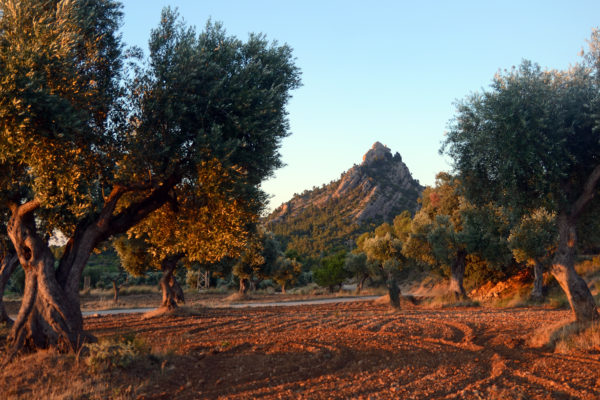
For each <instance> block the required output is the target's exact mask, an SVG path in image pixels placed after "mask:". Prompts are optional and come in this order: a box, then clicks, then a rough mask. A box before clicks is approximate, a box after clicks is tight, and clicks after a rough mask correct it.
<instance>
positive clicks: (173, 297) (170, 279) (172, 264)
mask: <svg viewBox="0 0 600 400" xmlns="http://www.w3.org/2000/svg"><path fill="white" fill-rule="evenodd" d="M181 257H183V255H181V254H176V255H172V256H167V257H165V258H163V260H162V262H161V269H162V272H163V276H162V278H160V288H161V289H162V303H161V308H166V309H167V310H173V309H175V308H177V302H178V301H179V302H184V297H183V290H182V289H181V286H179V283H177V279H176V278H175V275H174V272H175V268H176V267H177V263H178V262H179V260H180V259H181Z"/></svg>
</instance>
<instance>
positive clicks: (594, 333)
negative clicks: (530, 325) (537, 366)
mask: <svg viewBox="0 0 600 400" xmlns="http://www.w3.org/2000/svg"><path fill="white" fill-rule="evenodd" d="M530 344H531V345H532V346H533V347H548V348H551V349H554V351H556V352H557V353H570V352H572V351H582V352H600V322H594V323H591V324H590V323H580V322H572V321H561V322H557V323H555V324H552V325H548V326H545V327H542V328H540V329H538V330H536V331H535V332H534V334H533V336H532V337H531V340H530Z"/></svg>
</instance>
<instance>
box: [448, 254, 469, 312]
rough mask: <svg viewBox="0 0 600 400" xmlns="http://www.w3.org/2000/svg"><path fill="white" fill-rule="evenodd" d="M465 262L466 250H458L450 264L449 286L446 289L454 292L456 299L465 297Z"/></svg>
mask: <svg viewBox="0 0 600 400" xmlns="http://www.w3.org/2000/svg"><path fill="white" fill-rule="evenodd" d="M466 263H467V252H466V251H465V250H459V251H458V252H457V255H456V259H455V260H454V262H453V263H452V265H451V266H450V286H449V288H448V290H449V291H450V293H452V294H454V296H455V297H456V299H457V300H462V299H467V298H468V296H467V292H466V291H465V288H464V286H463V281H464V277H465V265H466Z"/></svg>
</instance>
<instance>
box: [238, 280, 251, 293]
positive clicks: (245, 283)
mask: <svg viewBox="0 0 600 400" xmlns="http://www.w3.org/2000/svg"><path fill="white" fill-rule="evenodd" d="M248 289H250V283H249V280H248V279H247V278H240V290H239V293H240V294H246V293H248Z"/></svg>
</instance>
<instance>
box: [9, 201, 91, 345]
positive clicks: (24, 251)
mask: <svg viewBox="0 0 600 400" xmlns="http://www.w3.org/2000/svg"><path fill="white" fill-rule="evenodd" d="M38 206H39V204H37V203H36V202H33V201H32V202H28V203H26V204H24V205H22V206H20V207H16V206H15V207H13V208H12V210H11V211H12V216H11V218H10V220H9V223H8V226H7V232H8V236H9V237H10V239H11V241H12V243H13V245H14V247H15V249H16V253H17V256H18V258H19V262H20V263H21V266H22V267H23V270H24V271H25V292H24V295H23V300H22V303H21V309H20V310H19V314H18V316H17V319H16V321H15V323H14V325H13V328H12V332H11V336H10V342H11V343H12V344H13V350H14V351H17V350H20V349H22V348H31V349H36V348H46V347H57V348H59V349H60V350H74V349H75V348H76V347H77V346H78V345H80V344H81V343H82V341H83V340H85V335H84V334H83V318H82V316H81V310H80V309H79V302H78V301H77V302H75V303H73V302H71V301H70V298H72V297H73V295H72V294H68V293H67V291H66V288H65V287H64V286H63V285H61V284H60V283H59V282H58V280H57V278H56V271H55V268H54V256H53V255H52V252H51V251H50V248H49V246H48V244H47V243H46V242H45V241H44V240H43V239H42V237H41V236H40V235H39V234H38V232H37V228H36V224H35V218H34V210H35V209H36V208H37V207H38Z"/></svg>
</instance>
